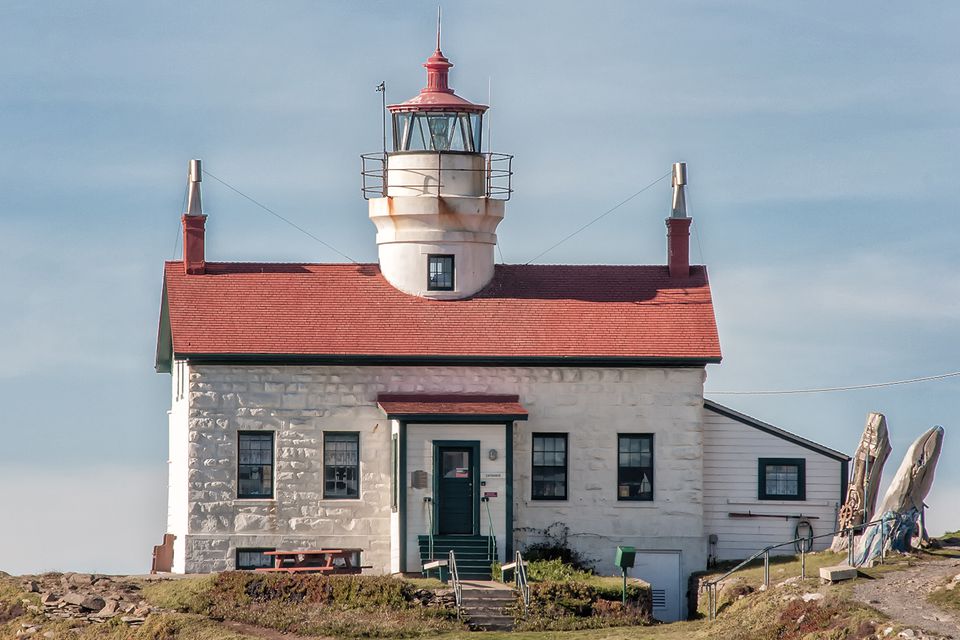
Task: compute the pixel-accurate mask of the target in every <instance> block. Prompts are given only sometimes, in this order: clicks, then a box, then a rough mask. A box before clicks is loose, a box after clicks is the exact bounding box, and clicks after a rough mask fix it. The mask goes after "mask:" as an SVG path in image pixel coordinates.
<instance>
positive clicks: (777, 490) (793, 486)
mask: <svg viewBox="0 0 960 640" xmlns="http://www.w3.org/2000/svg"><path fill="white" fill-rule="evenodd" d="M758 467H759V471H758V475H759V483H758V484H759V488H758V491H757V499H758V500H806V499H807V461H806V460H804V459H803V458H760V459H759V461H758Z"/></svg>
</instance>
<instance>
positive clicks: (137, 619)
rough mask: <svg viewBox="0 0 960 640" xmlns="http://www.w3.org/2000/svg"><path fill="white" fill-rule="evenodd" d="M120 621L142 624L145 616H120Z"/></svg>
mask: <svg viewBox="0 0 960 640" xmlns="http://www.w3.org/2000/svg"><path fill="white" fill-rule="evenodd" d="M120 622H126V623H127V624H143V623H144V622H146V618H142V617H140V616H122V617H121V618H120Z"/></svg>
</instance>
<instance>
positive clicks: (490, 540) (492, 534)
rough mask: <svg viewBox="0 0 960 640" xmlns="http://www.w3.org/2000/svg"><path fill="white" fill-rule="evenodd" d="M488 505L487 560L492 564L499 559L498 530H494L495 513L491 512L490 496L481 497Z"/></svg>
mask: <svg viewBox="0 0 960 640" xmlns="http://www.w3.org/2000/svg"><path fill="white" fill-rule="evenodd" d="M481 500H482V501H483V502H484V503H486V505H487V533H488V534H489V535H487V561H488V562H490V564H493V562H494V561H495V560H496V559H497V532H496V531H494V530H493V515H492V514H491V513H490V498H481Z"/></svg>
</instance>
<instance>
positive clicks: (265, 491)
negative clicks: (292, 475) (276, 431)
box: [237, 431, 273, 498]
mask: <svg viewBox="0 0 960 640" xmlns="http://www.w3.org/2000/svg"><path fill="white" fill-rule="evenodd" d="M239 440H240V447H239V448H240V457H239V458H238V464H237V478H238V480H239V482H238V486H237V497H238V498H272V497H273V432H270V431H241V432H240V434H239Z"/></svg>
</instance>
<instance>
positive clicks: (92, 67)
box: [0, 0, 960, 573]
mask: <svg viewBox="0 0 960 640" xmlns="http://www.w3.org/2000/svg"><path fill="white" fill-rule="evenodd" d="M443 12H444V23H443V50H444V53H445V54H446V55H447V56H448V57H449V58H450V59H451V61H452V62H453V63H454V64H455V65H456V66H455V67H454V68H453V70H452V72H451V85H452V86H453V87H455V88H456V90H457V92H458V93H459V94H460V95H463V96H464V97H466V98H468V99H472V100H474V101H477V102H487V100H488V98H489V99H490V101H491V103H492V109H491V111H490V116H491V128H492V146H493V148H494V150H496V151H500V152H504V153H511V154H514V155H515V159H514V164H513V168H514V171H515V176H514V183H513V186H514V188H515V193H514V197H513V198H512V199H511V201H510V202H509V203H508V206H507V212H506V219H505V220H504V222H503V223H502V224H501V225H500V227H499V230H498V235H499V242H500V247H499V250H500V251H501V252H502V256H503V260H504V261H505V262H508V263H517V262H519V263H522V262H526V261H528V260H530V259H531V258H533V257H534V256H536V255H537V254H538V253H540V252H541V251H542V250H543V249H546V248H547V247H549V246H550V245H551V244H553V243H555V242H556V241H558V240H560V239H561V238H562V237H563V236H564V235H566V234H567V233H570V232H572V231H574V230H575V229H577V228H578V227H579V226H581V225H582V224H584V223H585V222H587V221H589V220H590V219H592V218H594V217H595V216H597V215H599V214H600V213H602V212H604V211H606V210H607V209H609V208H610V207H612V206H613V205H615V204H616V203H618V202H620V201H621V200H623V199H624V198H626V197H627V196H629V195H630V194H633V193H635V192H636V191H638V190H640V189H641V188H642V187H643V186H644V185H646V184H648V183H649V182H651V181H652V180H654V179H656V178H657V177H659V176H661V175H663V174H664V173H666V172H667V171H668V170H669V168H670V164H671V163H672V162H675V161H685V162H687V163H688V173H689V183H690V186H689V190H688V197H689V205H690V207H689V208H690V212H691V214H692V215H693V217H694V220H695V221H694V227H693V231H694V235H693V238H692V248H691V251H692V257H693V259H694V261H695V262H703V263H705V264H707V265H708V269H709V273H710V279H711V284H712V288H713V295H714V300H715V306H716V312H717V320H718V324H719V329H720V337H721V343H722V347H723V353H724V359H723V363H722V364H720V365H711V366H710V367H708V379H707V383H706V392H707V393H706V395H707V397H710V398H713V399H714V400H717V401H720V402H723V403H725V404H727V405H729V406H731V407H733V408H735V409H737V410H740V411H743V412H745V413H748V414H751V415H754V416H756V417H758V418H760V419H762V420H765V421H767V422H770V423H772V424H775V425H777V426H780V427H782V428H785V429H789V430H791V431H794V432H796V433H799V434H801V435H803V436H805V437H808V438H811V439H813V440H815V441H818V442H820V443H822V444H825V445H827V446H830V447H833V448H836V449H839V450H842V451H845V452H848V453H852V452H853V450H854V448H855V447H856V444H857V442H858V440H859V437H860V434H861V432H862V430H863V426H864V421H865V418H866V415H867V413H868V412H870V411H880V412H883V413H884V414H886V416H887V419H888V424H889V428H890V433H891V440H892V444H893V447H894V451H893V454H892V455H891V457H890V460H889V462H888V464H887V471H888V473H887V474H886V477H887V479H888V480H889V478H890V476H891V475H892V472H893V471H894V470H895V469H896V467H897V466H899V462H900V459H901V458H902V456H903V454H904V452H905V450H906V448H907V446H909V444H910V443H911V442H912V441H913V440H914V439H915V438H916V437H917V436H918V435H920V433H921V432H923V431H924V430H926V429H927V428H929V427H931V426H933V425H934V424H940V425H943V426H944V427H945V429H946V438H945V442H944V448H943V453H942V455H941V461H940V465H939V468H938V472H937V479H936V482H935V484H934V488H933V491H932V493H931V495H930V496H929V497H928V500H927V503H928V505H929V506H930V509H929V512H928V522H929V524H930V528H931V530H932V531H933V532H934V533H938V532H941V531H943V530H945V529H957V528H960V512H958V511H957V509H956V504H957V502H958V500H960V465H957V462H956V461H957V460H958V459H960V437H958V435H957V428H958V408H960V407H958V404H960V403H958V398H960V378H957V377H954V378H950V379H945V380H942V381H937V382H928V383H922V384H913V385H903V386H894V387H885V388H880V389H873V390H866V391H852V392H837V393H817V394H794V395H773V396H769V395H767V396H756V395H712V394H714V393H716V392H722V391H757V390H791V389H806V388H812V387H832V386H846V385H856V384H866V383H875V382H884V381H891V380H901V379H905V378H912V377H916V376H924V375H932V374H939V373H945V372H953V371H957V370H960V340H958V337H960V336H958V331H957V327H958V321H960V280H958V278H957V275H956V274H957V272H958V268H960V258H958V252H957V245H958V240H960V237H958V235H960V216H958V215H957V214H958V211H957V204H956V203H957V201H958V196H960V181H958V180H957V175H958V174H960V157H958V149H960V122H958V117H960V83H957V81H956V78H957V77H960V60H958V57H960V48H958V47H957V46H956V32H957V28H958V26H960V6H958V5H957V4H956V3H950V2H930V3H926V4H925V5H924V9H923V10H922V11H917V10H916V9H915V8H914V7H912V6H910V5H908V4H903V3H900V4H896V3H871V2H865V1H864V2H859V1H858V2H848V3H836V2H777V3H770V2H766V1H760V0H757V1H739V2H737V1H733V2H724V3H715V2H687V1H683V0H671V1H670V2H642V3H641V2H633V1H623V2H612V1H610V2H606V1H605V2H600V1H594V2H585V1H584V2H545V1H543V2H524V3H517V2H511V1H501V0H487V1H486V2H483V3H467V2H454V1H446V2H444V4H443ZM435 13H436V3H435V2H433V1H432V0H431V1H430V2H425V1H420V0H405V1H404V2H387V1H379V2H373V1H369V2H359V1H358V2H346V1H344V2H329V3H317V2H284V3H262V2H254V1H250V2H216V1H205V2H194V3H179V4H169V3H167V4H164V3H159V4H157V5H156V6H153V5H150V6H148V5H147V4H146V3H126V2H119V1H118V2H96V1H91V2H84V3H77V2H44V3H37V2H15V1H13V0H8V1H7V2H4V3H3V4H2V6H0V140H2V146H0V241H2V244H0V247H2V249H0V250H2V251H3V253H4V255H5V260H4V266H3V268H2V269H0V311H2V313H0V362H2V363H3V366H2V367H0V406H2V408H3V409H4V411H3V413H2V415H0V430H2V431H0V432H2V434H3V445H2V446H0V483H2V484H3V485H4V486H7V487H8V490H7V491H6V492H5V495H6V499H7V503H8V506H7V507H6V508H5V510H4V512H5V515H6V517H5V518H4V523H3V526H2V527H0V569H2V570H5V571H8V572H11V573H24V572H36V571H43V570H52V569H61V570H63V569H71V570H86V571H100V572H111V573H126V572H144V571H147V570H148V569H149V566H150V552H151V548H152V545H154V544H158V543H159V542H160V541H161V536H162V534H163V533H164V530H165V518H166V504H165V501H166V460H167V455H166V454H167V434H166V425H167V415H166V411H167V409H168V408H169V391H170V389H169V385H170V381H169V377H168V376H167V375H161V374H157V373H155V372H154V369H153V361H154V351H155V344H156V333H157V325H158V312H159V305H160V287H161V267H162V263H163V261H164V260H168V259H171V258H172V257H174V256H177V255H178V253H177V252H178V249H179V248H178V247H177V240H176V239H177V236H178V233H179V231H178V225H179V216H180V214H181V213H182V210H183V197H184V186H185V180H186V170H187V162H188V160H189V159H190V158H194V157H198V158H202V159H203V161H204V168H205V169H206V170H207V171H209V172H210V173H212V174H214V175H217V176H218V177H220V178H222V179H224V180H226V181H227V182H229V183H230V184H232V185H234V186H235V187H237V188H238V189H240V190H241V191H243V192H244V193H246V194H248V195H250V196H251V197H254V198H256V199H257V200H259V201H260V202H263V203H265V204H267V205H268V206H269V207H271V208H272V209H274V210H276V211H277V212H279V213H281V214H282V215H284V216H285V217H287V218H289V219H290V220H292V221H294V222H296V223H297V224H298V225H300V226H302V227H303V228H305V229H307V230H309V231H310V232H311V233H312V234H314V235H316V236H318V237H320V238H322V239H323V240H324V241H325V242H327V243H329V244H331V245H333V246H334V247H336V248H337V249H338V250H339V251H342V252H344V253H346V254H348V255H350V256H351V257H353V258H355V259H356V260H359V261H371V262H373V261H376V255H377V254H376V245H375V243H374V228H373V225H372V224H371V223H370V222H369V220H368V219H367V210H366V203H365V202H364V200H363V199H362V197H361V193H360V176H359V168H360V162H359V154H360V153H364V152H372V151H377V150H379V148H380V146H381V135H382V134H381V110H380V95H379V94H378V93H376V92H375V90H374V88H375V87H376V85H377V84H378V83H380V82H381V81H385V82H386V88H387V99H388V101H402V100H404V99H406V98H409V97H412V96H413V95H415V94H416V93H417V92H418V91H419V89H420V87H421V86H423V81H424V71H423V69H422V67H421V66H420V65H421V63H422V62H423V60H424V59H425V58H426V57H427V56H428V55H430V53H431V52H432V50H433V44H434V37H435V33H434V29H435ZM203 186H204V205H205V209H206V212H207V213H208V214H209V219H208V222H207V255H208V257H209V259H212V260H238V261H242V260H260V261H312V262H339V261H341V260H342V259H341V258H340V257H339V256H338V255H337V254H335V253H334V252H332V251H330V250H329V249H328V248H326V247H324V246H323V245H322V244H320V243H318V242H316V241H315V240H313V239H311V238H309V237H307V236H306V235H304V234H302V233H300V232H298V231H296V230H295V229H293V228H291V227H289V226H287V225H285V224H284V223H282V222H280V221H278V220H277V219H276V218H273V217H271V216H269V215H267V214H265V213H264V212H263V211H262V210H260V209H258V208H257V207H255V206H254V205H252V204H251V203H250V202H248V201H246V200H244V199H242V198H240V197H239V196H237V195H236V194H235V193H233V192H231V191H229V190H228V189H226V188H225V187H223V186H222V185H220V184H218V183H217V182H215V181H213V180H210V179H207V180H205V181H204V183H203ZM669 206H670V188H669V181H666V180H664V181H663V182H661V183H659V184H658V185H657V186H656V187H654V188H652V189H650V190H648V191H646V192H644V193H643V194H641V195H640V196H638V197H636V198H634V199H633V200H631V201H630V202H629V203H628V204H626V205H624V206H623V207H621V208H619V209H618V210H617V211H616V212H614V213H612V214H610V215H608V216H606V217H605V218H603V219H602V220H601V221H599V222H598V223H596V224H594V225H592V226H590V227H589V228H588V229H587V230H586V231H584V232H582V233H580V234H578V235H577V236H576V237H575V239H573V240H571V241H569V242H566V243H564V244H562V245H560V246H559V247H557V248H556V249H554V250H552V251H551V252H549V253H548V254H547V255H545V256H544V257H542V258H540V259H539V260H538V262H540V263H547V262H551V263H574V264H581V263H603V264H608V263H609V264H662V263H664V261H665V238H664V234H665V228H664V224H663V219H664V218H665V217H666V215H667V214H668V213H669Z"/></svg>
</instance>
